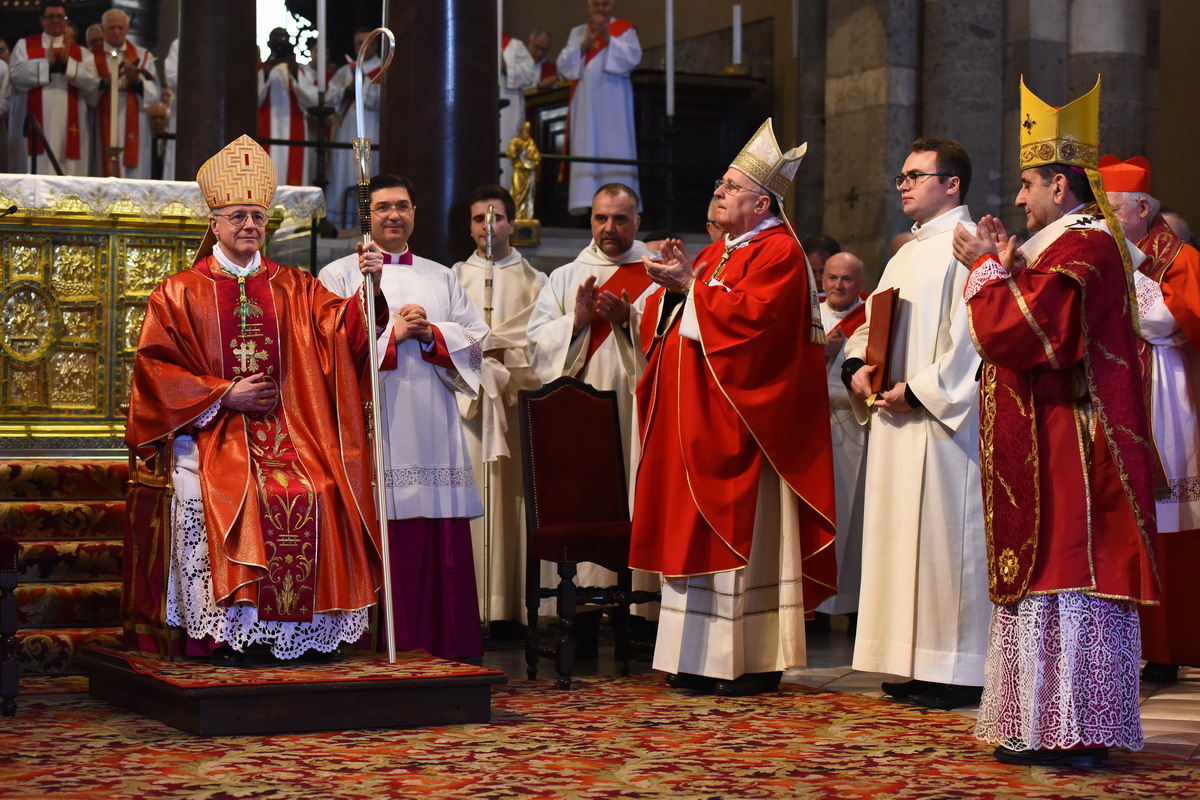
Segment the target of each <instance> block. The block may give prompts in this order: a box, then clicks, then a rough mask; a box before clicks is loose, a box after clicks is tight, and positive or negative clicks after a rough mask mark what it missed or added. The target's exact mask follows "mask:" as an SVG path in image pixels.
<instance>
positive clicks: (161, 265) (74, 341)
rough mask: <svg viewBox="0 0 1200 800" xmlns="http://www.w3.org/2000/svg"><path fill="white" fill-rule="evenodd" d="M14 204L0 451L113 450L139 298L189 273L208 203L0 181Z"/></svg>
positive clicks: (42, 181) (0, 311)
mask: <svg viewBox="0 0 1200 800" xmlns="http://www.w3.org/2000/svg"><path fill="white" fill-rule="evenodd" d="M281 188H284V187H281ZM288 188H291V189H292V192H293V193H299V194H301V195H303V196H305V197H306V196H307V195H308V194H309V193H313V192H315V193H317V194H320V190H319V189H315V188H311V187H288ZM13 205H15V206H17V207H18V209H19V210H18V212H17V213H16V214H12V215H9V216H7V217H4V218H3V219H0V274H2V283H0V452H3V453H6V454H9V455H29V456H32V455H34V454H38V455H46V454H53V453H59V454H64V455H65V454H79V453H80V452H88V453H95V454H98V453H102V452H105V451H110V450H114V449H115V450H119V449H122V448H123V445H122V443H121V438H122V436H123V434H124V430H125V417H124V415H123V414H122V413H121V412H120V409H119V406H120V404H121V403H123V402H126V401H127V400H128V398H129V381H130V376H131V372H132V368H133V359H134V354H135V352H136V349H137V342H138V336H139V334H140V332H141V327H142V317H143V316H144V314H145V310H146V301H147V298H148V297H149V295H150V292H151V291H152V290H153V289H154V288H155V287H156V286H157V285H158V284H159V283H160V282H161V281H162V280H163V279H164V278H166V277H167V276H168V275H171V274H173V273H175V272H178V271H179V270H181V269H184V268H186V267H188V266H191V263H192V260H191V259H192V254H193V253H194V252H195V250H196V247H197V246H198V245H199V243H200V240H201V238H202V236H203V234H204V231H205V229H206V228H207V226H208V222H207V211H208V209H207V206H206V205H205V204H204V202H203V200H202V199H201V198H200V196H199V189H198V187H196V185H195V184H194V183H183V182H175V181H137V180H121V179H114V178H108V179H98V178H72V177H48V176H34V175H0V206H2V207H4V208H7V207H9V206H13ZM299 210H301V211H302V209H299ZM316 210H317V212H319V213H322V214H323V212H324V202H323V200H321V201H320V203H319V205H318V207H317V209H316ZM289 215H292V216H293V217H294V216H296V215H295V214H294V213H293V211H292V210H289V209H288V208H287V206H286V205H285V206H283V208H282V210H281V209H280V208H276V209H273V213H272V217H273V220H272V222H273V223H274V224H275V225H276V226H277V225H278V224H279V221H280V220H281V219H285V218H287V217H288V216H289ZM308 219H309V220H310V221H311V217H309V218H308Z"/></svg>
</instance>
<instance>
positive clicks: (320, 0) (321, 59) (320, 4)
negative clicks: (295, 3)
mask: <svg viewBox="0 0 1200 800" xmlns="http://www.w3.org/2000/svg"><path fill="white" fill-rule="evenodd" d="M317 91H318V92H323V91H325V0H317Z"/></svg>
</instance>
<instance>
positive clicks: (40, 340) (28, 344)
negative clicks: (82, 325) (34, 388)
mask: <svg viewBox="0 0 1200 800" xmlns="http://www.w3.org/2000/svg"><path fill="white" fill-rule="evenodd" d="M59 324H60V322H59V316H58V308H57V306H56V305H55V302H54V298H52V297H51V296H50V294H49V292H47V291H46V290H45V288H43V287H42V286H41V284H38V283H34V282H33V281H21V282H18V283H14V284H12V285H10V286H9V287H8V288H6V289H5V290H4V292H3V293H2V294H0V348H2V349H3V351H4V353H5V354H6V355H8V357H9V358H12V359H13V360H14V361H18V362H22V363H32V362H35V361H38V360H39V359H41V358H42V356H44V355H45V354H46V351H47V350H49V349H50V345H51V344H53V343H54V339H55V337H56V336H57V335H58V332H59Z"/></svg>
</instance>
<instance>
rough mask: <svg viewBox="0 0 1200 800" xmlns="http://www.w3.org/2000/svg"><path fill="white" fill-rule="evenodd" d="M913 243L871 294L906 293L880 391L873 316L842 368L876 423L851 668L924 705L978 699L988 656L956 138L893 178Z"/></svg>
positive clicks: (864, 413) (961, 167)
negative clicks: (875, 383)
mask: <svg viewBox="0 0 1200 800" xmlns="http://www.w3.org/2000/svg"><path fill="white" fill-rule="evenodd" d="M895 183H896V189H897V191H898V193H899V199H900V202H901V204H902V206H903V208H904V213H905V214H907V215H908V216H909V217H911V218H912V220H913V228H912V232H913V237H914V238H913V240H912V241H911V242H909V243H908V244H906V245H904V246H903V247H901V248H900V251H899V252H898V253H896V255H895V256H893V257H892V259H891V260H890V261H888V263H887V266H886V267H884V270H883V275H882V276H881V277H880V279H879V286H878V287H877V288H876V290H875V292H874V293H873V295H872V296H874V294H878V293H880V292H883V291H887V290H889V289H893V288H894V289H898V290H899V292H900V303H899V307H898V309H897V312H896V315H895V318H894V326H895V336H894V340H893V343H892V349H891V356H892V368H891V375H890V376H888V377H889V380H888V382H887V383H885V387H887V386H891V387H892V388H890V389H887V390H886V391H883V392H880V393H879V395H878V397H876V398H874V402H873V405H870V406H869V407H868V403H867V401H868V399H870V398H872V391H871V377H872V375H873V373H874V372H875V371H876V370H877V369H879V367H878V366H877V365H867V363H866V358H867V342H868V340H869V338H870V336H871V333H872V330H871V324H872V320H871V313H870V311H871V305H870V304H871V300H869V299H868V300H867V320H866V322H865V323H863V325H862V326H861V327H859V329H858V330H857V331H855V332H854V335H853V336H852V337H850V340H849V341H848V342H846V362H845V364H843V366H842V376H843V380H844V381H845V383H846V386H847V387H848V388H849V389H850V402H851V404H852V406H853V408H854V412H855V415H856V416H857V418H858V420H859V421H860V422H861V423H864V424H865V423H866V422H867V421H868V420H870V423H871V446H870V448H869V449H868V451H867V484H866V510H865V515H864V523H863V565H862V594H861V595H860V597H859V607H858V631H857V635H856V638H855V642H854V662H853V665H854V668H855V669H858V670H863V671H866V672H886V673H890V674H892V675H899V676H903V677H905V678H911V680H907V681H899V682H893V681H888V682H885V683H884V684H883V691H884V693H885V694H888V695H891V696H892V697H902V698H909V699H911V700H912V701H913V702H915V703H917V704H919V705H923V706H927V707H929V708H942V709H949V708H956V707H958V706H968V705H974V704H976V703H978V702H979V696H980V692H981V687H982V686H983V664H984V659H985V658H986V656H987V643H988V639H987V630H988V619H989V617H990V615H991V611H992V609H991V603H990V602H989V601H988V594H987V589H988V584H987V560H986V553H985V549H984V540H983V501H982V499H981V497H980V492H979V384H978V383H977V382H976V380H975V374H976V372H978V371H979V354H978V353H976V352H975V348H974V347H972V346H971V331H970V328H969V326H968V324H967V307H966V304H965V303H963V299H962V289H963V285H964V283H965V282H966V278H967V270H966V267H964V266H963V265H962V264H960V263H959V262H958V260H957V259H956V258H955V257H954V253H953V252H951V244H952V234H953V231H954V227H955V226H956V225H958V224H959V223H963V224H965V225H970V224H971V214H970V212H969V211H968V210H967V206H966V205H965V204H964V200H965V199H966V195H967V190H968V189H969V188H970V183H971V160H970V158H969V157H968V156H967V151H966V150H965V149H964V148H963V146H962V145H960V144H959V143H958V142H956V141H954V140H952V139H918V140H917V141H916V142H914V143H913V150H912V152H911V153H910V154H909V156H908V158H906V159H905V160H904V165H903V167H901V170H900V174H899V175H897V176H896V178H895Z"/></svg>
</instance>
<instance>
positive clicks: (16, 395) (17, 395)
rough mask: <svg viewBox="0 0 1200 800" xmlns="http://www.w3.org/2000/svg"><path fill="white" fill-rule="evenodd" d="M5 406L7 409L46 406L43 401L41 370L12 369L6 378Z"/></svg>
mask: <svg viewBox="0 0 1200 800" xmlns="http://www.w3.org/2000/svg"><path fill="white" fill-rule="evenodd" d="M5 377H6V379H7V380H5V382H4V405H5V406H6V407H7V408H33V407H35V406H42V405H45V401H44V400H43V399H42V371H41V370H40V369H11V370H9V371H8V374H7V375H6V376H5Z"/></svg>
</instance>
